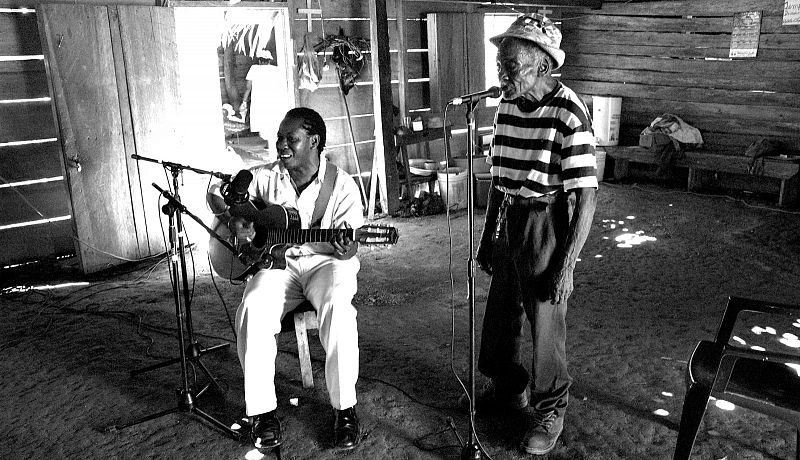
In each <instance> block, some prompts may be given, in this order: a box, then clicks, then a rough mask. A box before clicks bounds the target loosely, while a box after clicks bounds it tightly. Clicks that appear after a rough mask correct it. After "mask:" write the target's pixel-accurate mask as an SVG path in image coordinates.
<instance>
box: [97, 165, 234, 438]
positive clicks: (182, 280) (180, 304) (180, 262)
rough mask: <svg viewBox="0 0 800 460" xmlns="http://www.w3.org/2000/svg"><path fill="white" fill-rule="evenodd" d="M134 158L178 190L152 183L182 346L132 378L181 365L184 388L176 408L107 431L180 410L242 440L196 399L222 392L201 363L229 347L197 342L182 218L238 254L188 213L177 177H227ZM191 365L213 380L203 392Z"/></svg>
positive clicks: (179, 392) (134, 373) (182, 385)
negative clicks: (161, 170) (157, 169)
mask: <svg viewBox="0 0 800 460" xmlns="http://www.w3.org/2000/svg"><path fill="white" fill-rule="evenodd" d="M131 157H132V158H134V159H137V160H145V161H152V162H155V163H160V164H163V165H164V166H165V167H166V168H168V169H169V170H170V172H171V173H172V183H173V190H174V191H175V192H174V195H172V194H170V193H169V192H167V191H165V190H163V189H161V188H160V187H159V186H158V185H156V184H153V187H155V188H156V189H157V190H158V191H159V192H161V194H162V195H163V196H164V197H165V198H166V199H167V204H165V205H164V206H162V208H161V210H162V212H163V213H164V214H166V215H168V216H169V243H170V247H169V251H168V253H169V260H170V264H171V265H170V274H171V276H170V279H171V282H172V295H173V298H174V302H175V316H176V318H177V322H178V342H179V344H180V356H179V357H178V358H174V359H170V360H167V361H164V362H163V363H159V364H154V365H152V366H148V367H145V368H142V369H139V370H135V371H132V372H131V376H132V377H133V376H136V375H138V374H140V373H143V372H149V371H151V370H154V369H158V368H161V367H164V366H167V365H170V364H175V363H178V362H179V363H180V364H181V388H178V389H177V393H178V404H177V406H176V407H174V408H171V409H167V410H164V411H161V412H157V413H155V414H152V415H148V416H145V417H142V418H140V419H138V420H136V421H133V422H130V423H127V424H125V425H113V426H111V427H109V429H108V430H109V431H112V432H113V431H117V430H120V429H123V428H128V427H131V426H134V425H138V424H140V423H143V422H146V421H149V420H153V419H156V418H159V417H162V416H164V415H168V414H171V413H175V412H178V411H181V412H189V413H192V414H196V415H198V416H200V417H201V418H202V419H204V420H206V421H208V422H209V423H211V424H212V425H214V426H216V427H217V428H219V429H220V430H222V431H224V432H225V433H227V434H228V435H229V436H231V437H232V438H233V439H235V440H241V439H242V435H241V434H240V433H238V432H237V431H235V430H233V429H231V428H230V427H229V426H228V425H226V424H224V423H222V422H220V421H219V420H217V419H215V418H214V417H212V416H211V415H209V414H208V413H206V412H204V411H203V410H201V409H200V408H199V407H197V403H196V399H197V398H199V397H200V396H202V394H203V393H204V392H205V391H206V390H208V388H210V387H211V386H212V385H213V386H214V388H216V389H217V391H218V392H220V393H222V387H221V386H220V384H219V382H217V379H215V378H214V376H213V375H211V372H209V370H208V368H207V367H206V366H205V364H203V362H202V361H201V360H200V358H201V356H202V355H203V354H205V353H210V352H213V351H217V350H220V349H222V348H224V347H227V346H228V345H230V344H228V343H223V344H219V345H215V346H212V347H209V348H201V347H200V345H199V344H198V342H197V340H196V339H195V336H194V330H193V327H192V313H191V311H192V310H191V296H190V292H189V284H188V277H187V272H186V258H185V256H184V252H185V249H186V246H185V244H184V238H183V222H182V219H181V215H182V214H186V215H188V216H190V217H191V218H192V219H194V220H195V221H196V222H198V223H200V224H201V225H202V226H203V228H205V229H206V231H208V232H209V234H211V235H212V236H214V237H216V238H217V239H218V240H219V241H221V242H222V243H223V245H224V246H225V247H227V248H228V249H230V250H231V251H233V253H234V254H236V253H237V251H236V249H235V248H234V247H233V246H232V245H231V244H230V243H228V242H227V241H225V240H224V239H223V238H222V237H220V236H219V235H217V234H216V232H214V231H213V230H212V229H210V228H209V227H208V226H206V225H205V224H204V223H203V222H202V221H201V220H200V219H199V218H198V217H197V216H195V215H194V214H192V213H191V212H189V210H188V209H187V208H186V206H184V205H183V204H182V203H181V201H180V195H179V193H178V186H179V181H178V175H179V173H180V171H181V170H183V169H189V170H192V171H195V172H201V173H204V174H211V175H213V176H215V177H220V178H224V176H225V175H223V174H220V173H214V172H211V171H203V170H200V169H196V168H191V167H189V166H183V165H180V164H177V163H171V162H163V161H160V160H155V159H152V158H147V157H142V156H139V155H131ZM227 177H230V176H227ZM184 318H185V321H184ZM184 329H185V333H184ZM189 363H191V364H193V365H194V364H197V365H198V366H199V367H200V369H201V370H202V371H203V373H205V374H206V376H207V377H208V379H209V381H210V383H208V384H206V386H205V387H203V389H202V390H200V391H197V392H195V391H194V390H193V389H192V387H191V386H190V385H189V375H188V365H189Z"/></svg>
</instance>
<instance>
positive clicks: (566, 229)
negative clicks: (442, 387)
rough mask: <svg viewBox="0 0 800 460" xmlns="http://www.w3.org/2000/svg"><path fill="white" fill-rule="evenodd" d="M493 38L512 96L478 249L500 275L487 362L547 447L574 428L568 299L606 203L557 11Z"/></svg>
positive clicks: (503, 394) (484, 355)
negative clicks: (527, 360) (570, 423)
mask: <svg viewBox="0 0 800 460" xmlns="http://www.w3.org/2000/svg"><path fill="white" fill-rule="evenodd" d="M491 41H492V43H494V44H495V45H497V46H498V52H497V73H498V77H499V79H500V88H501V91H502V96H503V98H502V100H501V101H500V104H499V107H498V109H497V114H496V116H495V124H494V140H493V141H492V150H491V163H492V169H491V170H492V188H491V191H490V193H489V206H488V208H487V211H486V222H485V224H484V228H483V235H482V238H481V241H480V244H479V248H478V254H477V257H476V258H477V262H478V264H479V266H480V267H481V268H482V269H483V270H484V271H486V272H487V273H489V274H490V275H492V280H491V286H490V288H489V296H488V299H487V303H486V313H485V316H484V319H483V330H482V334H481V349H480V354H479V359H478V368H479V370H480V371H481V373H483V374H484V375H486V376H488V377H490V378H491V379H492V382H493V384H494V385H493V387H494V393H493V395H491V396H492V400H493V402H494V403H495V404H496V405H497V406H498V408H503V409H516V410H526V412H527V413H528V414H529V419H530V426H529V427H528V430H527V432H526V433H525V435H524V438H523V439H522V443H521V447H522V449H523V450H524V451H525V452H527V453H530V454H535V455H544V454H546V453H548V452H550V451H551V450H552V449H553V448H554V447H555V445H556V441H557V440H558V437H559V435H560V434H561V431H562V429H563V427H564V412H565V411H566V409H567V402H568V394H569V387H570V385H571V383H572V378H571V377H570V375H569V373H568V371H567V358H566V350H565V349H566V312H567V299H568V298H569V296H570V294H571V293H572V289H573V281H572V277H573V270H574V268H575V263H576V262H577V259H578V256H579V254H580V251H581V249H582V248H583V245H584V243H585V242H586V237H587V236H588V233H589V229H590V226H591V223H592V218H593V215H594V210H595V190H596V189H597V177H596V161H595V156H594V135H593V132H592V124H591V119H590V117H589V114H588V110H587V109H586V106H585V105H584V104H583V102H582V101H581V100H580V99H579V98H578V96H577V95H576V94H575V93H574V92H573V91H572V90H571V89H569V88H567V87H566V86H564V85H563V84H562V83H561V82H559V81H558V80H556V79H554V78H553V76H552V75H551V72H552V71H553V70H555V69H558V68H559V67H561V65H562V64H563V63H564V52H563V51H562V50H561V49H560V45H561V33H560V32H559V30H558V29H557V28H556V26H555V25H554V24H553V23H552V22H551V21H550V20H549V19H548V18H546V17H545V16H542V15H539V14H535V15H532V16H522V17H520V18H518V19H517V20H516V21H515V22H514V23H513V24H512V25H511V27H509V29H508V30H506V31H505V32H504V33H502V34H500V35H498V36H496V37H493V38H492V39H491ZM526 317H527V320H528V322H529V323H530V327H531V337H532V340H533V360H532V364H531V372H530V374H529V373H528V371H527V370H526V368H525V366H524V365H523V363H522V360H521V356H520V349H521V345H522V340H523V329H522V327H523V320H524V319H525V318H526ZM528 387H530V397H529V396H528ZM529 406H530V407H529Z"/></svg>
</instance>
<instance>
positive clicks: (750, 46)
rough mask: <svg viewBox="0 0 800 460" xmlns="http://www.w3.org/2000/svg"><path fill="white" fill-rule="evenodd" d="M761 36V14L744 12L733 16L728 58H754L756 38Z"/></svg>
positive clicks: (756, 49)
mask: <svg viewBox="0 0 800 460" xmlns="http://www.w3.org/2000/svg"><path fill="white" fill-rule="evenodd" d="M760 35H761V12H760V11H746V12H744V13H736V14H735V15H734V16H733V32H732V33H731V50H730V53H729V54H728V57H732V58H746V57H756V53H758V38H759V36H760Z"/></svg>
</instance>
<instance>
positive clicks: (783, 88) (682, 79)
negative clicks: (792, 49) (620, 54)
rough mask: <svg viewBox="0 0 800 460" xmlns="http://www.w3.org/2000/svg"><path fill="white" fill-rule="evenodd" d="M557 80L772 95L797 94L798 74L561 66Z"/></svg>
mask: <svg viewBox="0 0 800 460" xmlns="http://www.w3.org/2000/svg"><path fill="white" fill-rule="evenodd" d="M561 70H562V72H563V73H562V78H561V80H562V81H564V82H566V83H567V84H569V83H571V82H575V81H578V80H589V81H595V82H614V83H618V84H619V85H624V84H629V83H635V84H642V85H654V86H678V87H693V88H715V89H718V90H732V91H764V92H776V93H797V92H800V75H798V76H792V75H764V76H763V77H761V78H757V79H753V78H740V77H739V76H738V75H737V74H723V75H708V76H707V77H706V78H697V76H695V75H691V74H686V75H684V74H679V73H665V72H658V71H650V70H645V69H630V70H620V69H607V68H594V67H576V66H570V65H565V66H564V67H563V68H562V69H561Z"/></svg>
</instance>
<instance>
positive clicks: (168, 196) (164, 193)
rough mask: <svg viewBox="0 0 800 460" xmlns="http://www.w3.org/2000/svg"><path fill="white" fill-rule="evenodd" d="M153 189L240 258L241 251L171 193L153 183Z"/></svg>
mask: <svg viewBox="0 0 800 460" xmlns="http://www.w3.org/2000/svg"><path fill="white" fill-rule="evenodd" d="M153 187H155V189H156V190H158V191H159V192H160V193H161V195H162V196H163V197H164V198H166V199H167V202H169V204H170V205H172V206H174V207H175V209H177V210H178V211H180V212H181V213H183V214H186V215H187V216H189V217H191V218H192V220H194V221H195V222H197V223H198V224H200V226H201V227H203V228H204V229H205V231H206V232H208V234H209V235H211V236H212V237H213V238H214V239H216V240H217V241H219V242H220V243H222V245H223V246H225V248H227V249H228V250H229V251H231V252H232V253H233V254H234V255H235V256H236V257H239V251H238V250H237V249H236V248H235V247H234V246H233V245H232V244H231V243H230V242H229V241H228V240H226V239H225V238H223V237H221V236H219V234H217V232H215V231H214V230H213V229H212V228H211V227H209V226H208V225H206V224H205V223H204V222H203V221H202V220H200V218H199V217H197V216H195V215H194V214H192V213H191V212H190V211H189V210H188V209H187V208H186V206H184V205H183V203H181V202H180V201H179V200H176V199H175V197H174V196H172V194H171V193H169V192H168V191H166V190H164V189H162V188H161V187H159V186H158V184H156V183H153Z"/></svg>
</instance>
